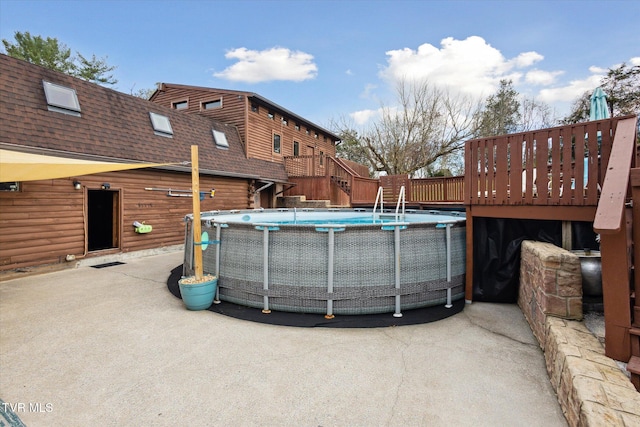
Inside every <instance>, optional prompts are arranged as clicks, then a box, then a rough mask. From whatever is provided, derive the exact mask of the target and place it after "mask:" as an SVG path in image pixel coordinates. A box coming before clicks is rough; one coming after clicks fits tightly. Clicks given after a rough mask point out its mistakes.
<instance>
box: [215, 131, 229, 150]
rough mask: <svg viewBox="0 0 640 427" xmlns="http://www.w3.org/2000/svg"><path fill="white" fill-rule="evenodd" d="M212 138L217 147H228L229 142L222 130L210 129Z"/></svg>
mask: <svg viewBox="0 0 640 427" xmlns="http://www.w3.org/2000/svg"><path fill="white" fill-rule="evenodd" d="M212 132H213V140H214V141H215V142H216V146H217V147H218V148H229V142H228V141H227V135H225V134H224V132H220V131H217V130H215V129H212Z"/></svg>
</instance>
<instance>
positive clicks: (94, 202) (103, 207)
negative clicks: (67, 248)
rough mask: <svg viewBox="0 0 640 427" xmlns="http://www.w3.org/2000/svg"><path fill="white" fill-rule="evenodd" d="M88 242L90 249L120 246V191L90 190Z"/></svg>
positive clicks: (97, 249) (96, 249)
mask: <svg viewBox="0 0 640 427" xmlns="http://www.w3.org/2000/svg"><path fill="white" fill-rule="evenodd" d="M87 200H88V202H87V244H88V250H89V251H99V250H103V249H111V248H117V247H118V236H119V230H118V224H119V223H120V221H119V215H118V212H119V209H118V192H117V191H110V190H88V198H87Z"/></svg>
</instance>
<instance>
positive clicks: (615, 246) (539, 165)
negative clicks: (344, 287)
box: [285, 116, 640, 390]
mask: <svg viewBox="0 0 640 427" xmlns="http://www.w3.org/2000/svg"><path fill="white" fill-rule="evenodd" d="M636 141H637V118H636V117H635V116H625V117H616V118H613V119H607V120H599V121H592V122H586V123H579V124H574V125H568V126H561V127H555V128H550V129H540V130H535V131H531V132H525V133H518V134H511V135H502V136H496V137H491V138H482V139H475V140H471V141H467V142H466V144H465V175H464V176H463V177H447V178H421V179H410V178H409V177H408V176H407V175H400V176H384V177H381V178H380V179H379V180H375V179H371V178H368V177H361V176H358V173H357V172H355V171H354V169H353V167H352V166H353V165H349V164H346V163H344V162H341V161H340V160H339V159H333V158H329V157H324V158H323V159H320V158H318V157H315V156H297V157H295V158H294V157H289V158H285V166H286V168H287V171H288V173H289V177H290V178H289V179H290V181H292V182H293V183H295V184H297V185H296V186H295V187H293V188H292V189H289V190H288V193H289V194H290V195H295V194H305V195H306V196H307V198H308V199H330V200H331V201H332V203H333V204H340V205H348V206H352V207H355V206H371V207H372V206H373V204H374V202H375V198H376V194H377V190H378V187H383V188H384V202H385V204H388V205H395V204H396V203H397V200H398V194H399V192H400V188H401V187H402V186H404V187H405V194H406V201H405V203H406V206H408V207H412V208H418V209H431V208H434V207H439V208H443V207H445V208H446V207H462V206H464V208H465V209H466V215H467V226H466V233H467V249H466V260H467V268H466V271H467V275H466V290H465V297H466V299H467V300H468V301H471V300H472V299H473V280H474V277H473V275H474V255H475V254H474V219H475V218H502V219H526V220H555V221H561V222H562V233H563V238H562V240H563V246H564V247H566V248H567V249H571V247H570V245H571V239H570V238H568V236H566V235H565V234H570V232H571V222H573V221H580V222H589V223H593V228H594V230H595V231H596V232H597V233H599V234H600V235H601V254H602V280H603V294H604V297H603V300H604V310H605V329H606V338H605V352H606V354H607V356H609V357H612V358H614V359H617V360H621V361H625V362H627V361H628V362H629V367H630V368H629V369H630V371H631V373H632V381H633V383H634V385H635V386H636V388H638V389H639V390H640V302H639V301H638V300H639V299H638V298H636V295H638V294H639V293H640V275H634V274H633V271H634V268H633V266H634V265H640V251H634V241H640V169H634V168H635V167H636V162H637V157H638V153H639V152H640V151H638V147H637V145H636ZM638 166H640V164H639V165H638ZM289 194H287V193H285V195H289ZM633 225H635V227H634V226H633ZM569 237H570V236H569ZM567 246H569V247H567ZM624 254H626V255H627V256H624Z"/></svg>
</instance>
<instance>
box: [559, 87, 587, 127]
mask: <svg viewBox="0 0 640 427" xmlns="http://www.w3.org/2000/svg"><path fill="white" fill-rule="evenodd" d="M590 109H591V92H590V91H586V92H585V93H583V94H582V95H581V96H580V98H578V99H576V100H575V101H574V102H573V105H572V106H571V112H570V113H569V115H568V116H566V117H565V118H563V119H562V120H561V123H563V124H566V125H570V124H573V123H580V122H586V121H588V120H589V110H590Z"/></svg>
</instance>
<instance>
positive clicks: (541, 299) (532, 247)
mask: <svg viewBox="0 0 640 427" xmlns="http://www.w3.org/2000/svg"><path fill="white" fill-rule="evenodd" d="M521 254H522V256H521V263H520V290H519V293H518V305H519V306H520V309H521V310H522V312H523V313H524V316H525V318H526V319H527V321H528V322H529V325H531V329H532V331H533V334H534V335H535V337H536V338H537V340H538V342H539V343H540V346H541V347H542V349H543V350H544V345H545V342H546V339H545V338H546V337H545V335H546V328H545V322H546V318H547V316H554V317H559V318H562V319H570V320H581V319H582V274H581V270H580V259H579V258H578V256H577V255H575V254H573V253H571V252H569V251H567V250H565V249H562V248H560V247H557V246H555V245H552V244H551V243H543V242H533V241H524V242H522V250H521Z"/></svg>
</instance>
